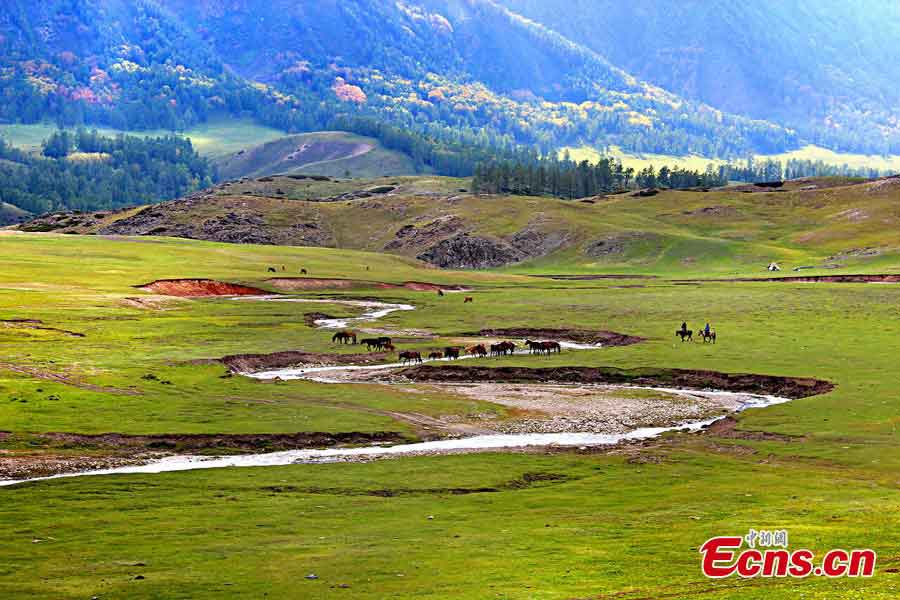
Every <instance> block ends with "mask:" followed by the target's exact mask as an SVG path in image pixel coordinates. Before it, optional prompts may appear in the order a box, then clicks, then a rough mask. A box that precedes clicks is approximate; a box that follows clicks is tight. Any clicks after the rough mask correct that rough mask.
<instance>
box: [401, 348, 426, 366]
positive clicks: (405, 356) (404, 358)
mask: <svg viewBox="0 0 900 600" xmlns="http://www.w3.org/2000/svg"><path fill="white" fill-rule="evenodd" d="M400 362H401V363H403V364H406V363H410V362H413V363H420V362H422V355H421V354H419V353H418V352H410V351H407V352H401V353H400Z"/></svg>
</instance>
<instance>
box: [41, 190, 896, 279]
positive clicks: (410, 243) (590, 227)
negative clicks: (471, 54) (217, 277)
mask: <svg viewBox="0 0 900 600" xmlns="http://www.w3.org/2000/svg"><path fill="white" fill-rule="evenodd" d="M379 187H382V188H386V189H390V190H391V191H390V192H389V193H387V194H371V193H369V192H367V190H371V189H377V188H379ZM468 188H470V182H469V181H466V180H462V179H453V178H444V177H433V176H431V177H389V178H379V179H372V180H365V179H361V180H340V181H315V180H311V179H303V180H297V179H293V178H290V177H276V178H261V179H255V180H248V181H244V182H233V183H229V184H223V185H221V186H218V187H216V188H215V189H213V190H211V191H210V192H209V193H208V194H207V195H206V196H205V197H204V198H203V199H202V200H192V201H191V202H189V203H177V202H176V203H171V204H167V205H164V206H162V207H157V208H156V209H154V210H153V211H152V214H155V215H157V216H155V217H153V218H147V219H146V220H142V219H137V222H136V223H134V225H132V226H115V225H116V223H118V224H119V225H121V224H122V223H123V222H124V221H122V219H123V217H124V216H130V215H133V214H134V211H130V212H128V213H127V214H124V215H123V214H121V213H114V214H106V213H104V215H103V216H102V217H100V218H98V219H87V220H86V221H84V220H82V219H80V218H72V217H70V216H66V217H65V219H64V221H65V223H56V224H53V225H52V226H53V227H56V228H58V231H59V232H64V233H103V232H118V233H129V234H134V235H138V234H139V235H158V234H160V232H162V235H166V234H168V235H184V233H183V232H185V231H186V230H188V229H189V228H191V227H194V229H192V230H190V231H189V232H188V233H189V234H190V237H202V236H204V235H208V236H210V237H212V238H213V239H215V238H216V237H217V236H218V235H220V234H221V232H222V230H223V229H224V228H223V225H222V224H223V223H228V222H229V221H236V223H237V225H240V224H241V223H242V220H241V219H255V221H253V222H254V225H253V226H252V230H251V231H250V233H257V232H260V231H263V232H266V233H268V234H271V238H272V240H273V243H285V244H293V245H316V244H320V245H326V246H334V247H339V248H348V249H354V250H361V251H369V252H384V251H387V252H391V253H395V254H397V255H400V256H404V257H407V258H415V257H418V256H421V255H422V254H423V253H425V252H427V251H428V250H429V249H430V248H433V247H434V246H435V245H436V244H439V243H440V242H442V241H444V240H447V239H449V238H452V237H454V236H459V235H461V234H463V233H464V234H467V235H469V236H473V237H479V238H482V239H488V240H492V241H494V242H496V243H497V244H501V245H502V244H505V245H506V246H507V247H509V245H512V244H517V246H516V247H517V249H520V250H521V254H520V255H519V257H517V258H519V259H520V260H516V261H509V263H508V264H507V266H506V267H505V268H506V269H507V270H508V271H510V272H517V273H593V272H598V271H601V272H602V271H614V272H620V273H631V274H650V275H653V274H659V273H668V274H671V275H673V276H675V275H679V276H683V277H691V276H693V274H696V273H701V274H703V275H704V276H716V277H728V276H747V275H760V274H762V273H764V272H765V269H766V267H767V266H768V265H769V264H770V263H771V262H773V261H775V262H778V263H779V264H780V265H781V267H782V268H783V269H784V270H785V271H788V270H791V269H796V268H799V267H809V269H805V270H804V274H835V273H841V272H855V273H877V272H892V271H895V270H896V264H897V255H898V249H900V234H898V231H900V229H898V227H900V213H898V211H897V209H896V206H897V202H898V200H900V180H897V179H881V180H876V181H871V182H868V181H866V182H860V181H858V180H849V179H846V178H820V179H815V180H802V181H798V182H791V183H788V184H786V185H785V186H784V187H783V188H781V189H779V190H774V191H764V192H759V191H754V192H752V193H748V192H747V191H746V189H745V188H740V187H734V188H723V189H718V190H711V191H709V192H700V191H678V190H667V191H663V192H661V193H659V194H657V195H655V196H652V197H638V196H635V195H631V194H620V195H615V196H607V197H598V198H594V199H589V201H588V202H579V201H567V200H558V199H554V198H546V197H543V198H536V197H521V196H502V195H501V196H490V197H485V196H480V195H476V194H472V193H470V192H467V191H465V190H466V189H468ZM357 193H363V194H368V195H364V196H362V197H354V196H353V195H354V194H357ZM347 195H349V196H350V197H351V198H352V199H347V200H339V201H329V202H298V200H305V199H316V198H331V199H335V198H340V197H344V196H347ZM148 212H151V211H148ZM235 215H236V216H237V217H235ZM76 222H77V223H76ZM66 223H70V224H69V225H66ZM72 223H74V224H72ZM205 223H208V225H205V226H202V227H197V225H202V224H205ZM297 224H314V225H315V227H314V228H311V229H310V228H298V227H297V226H296V225H297ZM310 231H312V232H313V233H314V235H308V233H309V232H310ZM522 239H524V240H525V241H524V242H522V241H521V240H522Z"/></svg>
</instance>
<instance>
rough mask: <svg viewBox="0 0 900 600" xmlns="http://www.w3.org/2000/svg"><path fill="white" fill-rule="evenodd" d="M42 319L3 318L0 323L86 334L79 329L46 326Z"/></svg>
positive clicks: (13, 326)
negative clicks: (78, 330)
mask: <svg viewBox="0 0 900 600" xmlns="http://www.w3.org/2000/svg"><path fill="white" fill-rule="evenodd" d="M43 323H44V322H43V321H41V320H40V319H2V320H0V325H2V326H4V327H12V328H17V329H34V330H37V331H52V332H53V333H61V334H62V335H67V336H69V337H76V338H83V337H85V335H84V334H83V333H79V332H77V331H69V330H68V329H59V328H58V327H46V326H44V324H43Z"/></svg>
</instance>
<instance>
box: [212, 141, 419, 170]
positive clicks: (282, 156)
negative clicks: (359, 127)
mask: <svg viewBox="0 0 900 600" xmlns="http://www.w3.org/2000/svg"><path fill="white" fill-rule="evenodd" d="M213 164H214V165H215V166H216V168H217V169H218V173H219V177H220V178H221V179H223V180H231V179H240V178H242V177H262V176H264V175H276V174H285V175H286V174H304V173H305V174H310V175H327V176H332V177H343V176H351V177H376V176H379V175H413V174H415V173H416V167H415V164H414V163H413V161H412V159H411V158H410V157H409V156H406V155H404V154H401V153H400V152H395V151H392V150H387V149H386V148H384V147H383V146H382V145H381V143H380V142H379V141H378V140H376V139H374V138H367V137H362V136H357V135H353V134H350V133H345V132H342V131H326V132H316V133H305V134H299V135H292V136H287V137H282V138H279V139H276V140H272V141H270V142H266V143H265V144H261V145H258V146H253V147H251V148H247V149H244V150H240V151H238V152H235V153H232V154H229V155H227V156H224V157H221V158H219V159H216V160H215V161H214V162H213Z"/></svg>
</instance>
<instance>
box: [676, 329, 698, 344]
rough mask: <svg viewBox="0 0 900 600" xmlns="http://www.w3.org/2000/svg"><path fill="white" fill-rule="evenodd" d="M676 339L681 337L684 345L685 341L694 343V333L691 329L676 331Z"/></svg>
mask: <svg viewBox="0 0 900 600" xmlns="http://www.w3.org/2000/svg"><path fill="white" fill-rule="evenodd" d="M675 337H680V338H681V342H682V343H684V341H685V340H687V341H694V332H693V331H692V330H690V329H676V330H675Z"/></svg>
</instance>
